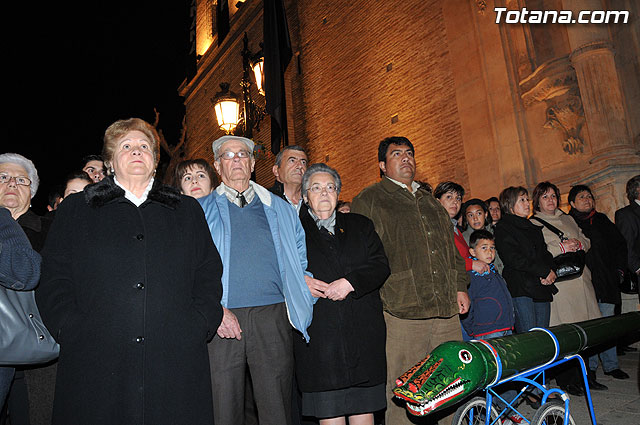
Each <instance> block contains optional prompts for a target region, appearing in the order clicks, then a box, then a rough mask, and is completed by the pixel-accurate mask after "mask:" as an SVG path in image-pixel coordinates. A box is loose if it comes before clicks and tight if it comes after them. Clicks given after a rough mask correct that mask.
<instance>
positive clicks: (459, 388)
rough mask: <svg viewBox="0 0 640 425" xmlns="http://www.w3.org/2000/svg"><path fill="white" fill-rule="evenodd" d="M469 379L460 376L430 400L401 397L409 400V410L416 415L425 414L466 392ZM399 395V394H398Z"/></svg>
mask: <svg viewBox="0 0 640 425" xmlns="http://www.w3.org/2000/svg"><path fill="white" fill-rule="evenodd" d="M468 382H469V381H468V380H466V379H461V378H458V379H456V380H455V381H453V382H452V383H451V384H449V385H447V386H446V388H444V389H443V390H442V391H440V392H439V393H438V394H437V395H436V396H435V397H432V398H431V399H429V400H426V401H424V402H422V403H416V402H415V401H413V400H409V399H407V398H406V397H400V398H403V399H405V400H406V401H407V408H408V409H409V412H410V413H411V414H413V415H415V416H424V415H426V414H427V413H429V412H432V411H433V410H435V409H437V408H438V407H440V406H442V405H443V404H444V403H447V402H448V401H451V400H452V399H454V398H455V397H457V396H458V395H460V394H462V393H463V392H464V384H466V383H468ZM396 396H399V394H396Z"/></svg>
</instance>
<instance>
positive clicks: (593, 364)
mask: <svg viewBox="0 0 640 425" xmlns="http://www.w3.org/2000/svg"><path fill="white" fill-rule="evenodd" d="M569 204H570V205H571V211H569V214H570V215H571V216H572V217H573V218H574V219H575V221H576V223H578V226H580V229H582V233H584V235H585V236H586V237H588V238H589V239H590V240H591V249H590V250H589V251H587V257H586V263H587V267H589V270H591V283H592V284H593V288H594V289H595V292H596V299H597V300H598V307H599V308H600V312H601V313H602V316H603V317H607V316H613V312H614V309H615V306H616V304H620V303H621V302H622V300H621V297H620V286H619V285H620V279H621V277H622V275H623V273H624V270H625V268H626V266H627V261H626V259H627V243H626V241H625V239H624V236H622V234H621V233H620V231H619V230H618V228H617V227H616V225H615V224H613V223H612V222H611V220H609V218H608V217H607V216H606V215H604V214H602V213H600V212H598V211H596V208H595V206H596V204H595V200H594V199H593V193H591V189H589V187H588V186H585V185H577V186H574V187H572V188H571V190H570V191H569ZM600 360H602V368H603V369H604V374H605V375H611V376H613V377H614V378H617V379H627V378H629V375H628V374H627V373H625V372H623V371H622V370H620V367H619V365H618V354H617V353H616V347H611V348H609V349H607V350H605V351H603V352H601V353H600ZM597 368H598V355H595V356H591V357H589V387H590V388H592V389H601V390H603V389H607V387H606V386H605V385H603V384H600V383H599V382H597V381H596V370H597Z"/></svg>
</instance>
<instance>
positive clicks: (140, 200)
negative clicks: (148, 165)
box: [113, 175, 154, 207]
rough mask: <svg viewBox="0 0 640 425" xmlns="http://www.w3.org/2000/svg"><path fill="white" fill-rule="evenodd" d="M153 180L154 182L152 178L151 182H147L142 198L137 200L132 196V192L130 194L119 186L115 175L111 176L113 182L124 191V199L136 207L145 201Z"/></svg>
mask: <svg viewBox="0 0 640 425" xmlns="http://www.w3.org/2000/svg"><path fill="white" fill-rule="evenodd" d="M153 180H154V179H153V177H151V180H150V181H149V184H148V185H147V188H146V189H145V190H144V192H143V193H142V196H141V197H140V198H138V197H137V196H136V195H134V194H133V192H131V191H130V190H129V189H127V188H126V187H124V186H123V185H121V184H120V182H119V181H118V179H117V178H116V176H115V175H114V176H113V182H114V183H115V184H117V185H118V186H120V187H121V188H122V189H123V190H124V197H125V198H127V199H128V200H130V201H131V202H133V204H134V205H135V206H136V207H139V206H140V205H142V204H143V203H144V201H146V200H147V196H149V192H150V191H151V187H152V186H153Z"/></svg>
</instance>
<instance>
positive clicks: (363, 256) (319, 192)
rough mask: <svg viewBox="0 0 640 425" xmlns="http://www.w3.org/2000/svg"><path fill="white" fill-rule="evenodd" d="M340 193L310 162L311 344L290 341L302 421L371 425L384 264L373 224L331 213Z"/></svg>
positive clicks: (376, 406)
mask: <svg viewBox="0 0 640 425" xmlns="http://www.w3.org/2000/svg"><path fill="white" fill-rule="evenodd" d="M340 188H341V181H340V176H339V175H338V173H337V171H336V170H334V169H333V168H331V167H329V166H327V165H325V164H313V165H312V166H310V167H309V168H308V169H307V171H306V173H305V174H304V176H303V178H302V195H303V199H304V201H305V202H306V204H307V205H308V207H309V211H308V214H305V215H303V217H302V219H301V221H302V226H303V227H304V231H305V234H306V242H307V258H308V260H309V266H308V270H309V271H310V272H312V273H313V275H314V278H315V279H314V282H315V286H313V287H312V286H311V285H310V289H311V293H312V294H313V295H314V296H315V297H317V298H318V302H317V303H316V305H315V307H314V309H313V321H312V322H311V326H310V327H309V335H310V337H311V340H310V342H309V343H305V342H304V340H303V339H301V338H296V339H294V348H295V356H296V377H297V379H298V386H299V388H300V390H301V391H302V414H303V415H304V416H315V417H316V418H318V419H319V420H320V424H322V425H324V424H329V423H331V424H333V423H345V419H344V418H345V417H348V418H349V419H348V420H349V423H350V424H361V425H364V424H369V425H373V423H374V420H373V413H374V412H375V411H378V410H381V409H384V408H385V407H386V392H385V380H386V360H385V324H384V319H383V316H382V303H381V301H380V295H379V289H380V287H381V286H382V284H383V283H384V281H385V280H386V279H387V277H388V276H389V265H388V262H387V257H386V255H385V253H384V249H383V246H382V242H381V241H380V238H379V237H378V235H377V234H376V232H375V230H374V227H373V223H372V222H371V221H370V220H369V219H368V218H366V217H364V216H362V215H359V214H353V213H350V214H343V213H341V212H337V211H336V204H337V202H338V195H339V193H340ZM340 421H342V422H340Z"/></svg>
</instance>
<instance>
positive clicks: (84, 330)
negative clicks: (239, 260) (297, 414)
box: [36, 118, 222, 425]
mask: <svg viewBox="0 0 640 425" xmlns="http://www.w3.org/2000/svg"><path fill="white" fill-rule="evenodd" d="M159 157H160V144H159V139H158V134H157V133H156V131H155V129H154V128H153V127H152V126H151V125H150V124H148V123H147V122H145V121H143V120H141V119H139V118H130V119H127V120H119V121H116V122H114V123H113V124H111V125H110V126H109V128H107V130H106V131H105V135H104V148H103V158H104V160H105V164H106V165H107V167H108V169H109V174H110V175H109V176H107V177H105V178H104V179H103V180H102V181H100V182H98V183H95V184H92V185H89V186H87V187H86V188H85V189H84V191H82V192H81V193H75V194H72V195H69V196H68V197H67V198H66V199H65V200H64V202H62V203H61V204H60V206H59V207H58V209H57V210H56V218H55V221H54V223H53V225H52V227H51V232H50V234H49V237H48V238H47V242H46V246H45V249H44V251H43V253H42V258H43V263H42V280H41V282H40V288H39V290H38V291H37V292H36V300H37V301H38V305H39V307H40V312H41V314H42V318H43V320H44V322H45V325H47V327H48V328H49V330H50V331H51V334H52V335H54V336H55V337H56V339H57V340H58V342H59V343H60V361H59V363H58V374H57V381H56V393H55V401H54V408H53V424H94V425H98V424H105V425H106V424H134V423H135V424H155V425H162V424H167V425H169V424H177V423H184V424H202V425H205V424H206V425H209V424H211V423H212V422H213V412H212V410H213V409H212V405H211V384H210V381H209V357H208V353H207V340H208V339H210V338H211V337H212V336H213V334H214V333H215V331H216V329H217V328H218V325H219V324H220V321H221V319H222V308H221V306H220V297H221V293H222V289H221V284H220V277H221V275H222V264H221V262H220V256H219V255H218V252H217V250H216V248H215V246H214V245H213V241H212V240H211V236H210V235H209V232H208V229H207V223H206V222H205V219H204V214H203V212H202V209H201V208H200V206H199V205H198V203H197V201H196V200H195V199H193V198H191V197H189V196H184V195H181V194H180V193H179V191H178V190H177V189H175V188H173V187H170V186H165V185H163V184H161V183H160V181H159V180H157V179H155V178H154V176H155V172H156V167H157V165H158V161H159Z"/></svg>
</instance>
